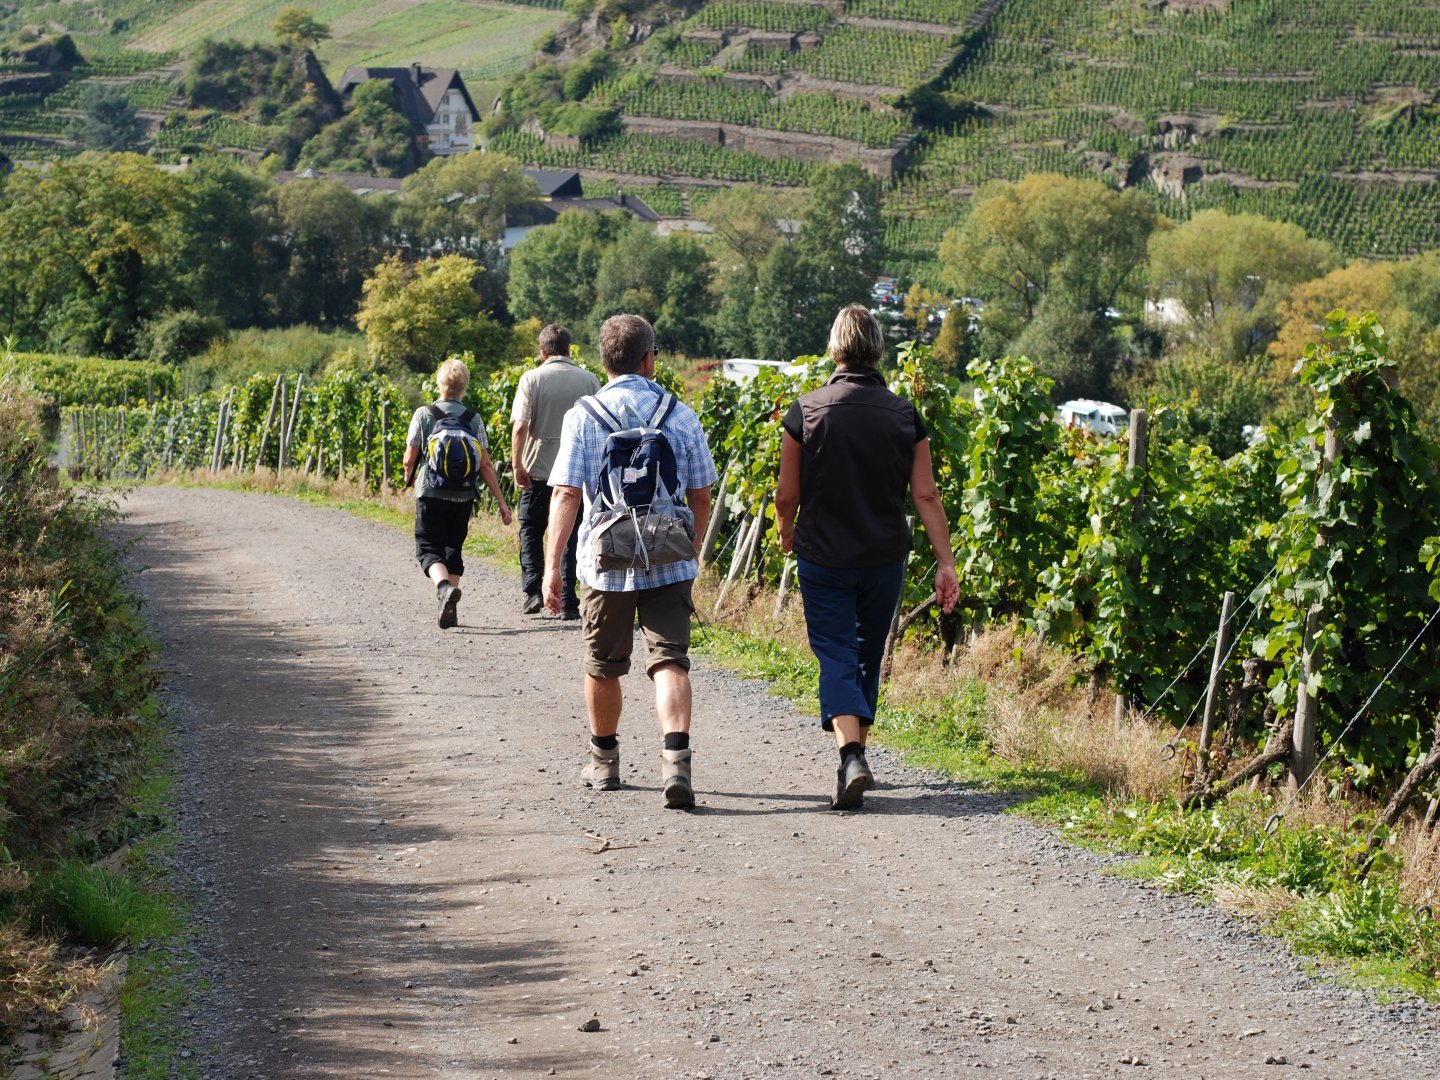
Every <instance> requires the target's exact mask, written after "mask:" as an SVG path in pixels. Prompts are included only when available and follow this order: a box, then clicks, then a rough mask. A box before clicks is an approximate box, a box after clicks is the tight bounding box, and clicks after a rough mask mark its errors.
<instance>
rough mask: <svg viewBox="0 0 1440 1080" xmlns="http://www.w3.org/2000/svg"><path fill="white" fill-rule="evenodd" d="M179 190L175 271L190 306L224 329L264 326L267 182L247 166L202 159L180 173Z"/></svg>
mask: <svg viewBox="0 0 1440 1080" xmlns="http://www.w3.org/2000/svg"><path fill="white" fill-rule="evenodd" d="M180 186H181V189H182V191H183V193H184V197H185V199H186V211H185V214H184V216H183V218H182V221H181V228H182V230H183V239H182V241H181V243H182V249H183V250H184V252H185V258H184V260H183V261H182V262H181V263H180V264H179V265H178V266H176V267H175V271H176V273H177V274H178V275H179V276H180V278H181V280H182V282H183V285H184V292H185V294H186V296H187V297H188V298H189V306H190V307H193V308H195V309H197V310H198V311H200V312H202V313H204V314H208V315H214V316H217V317H218V318H220V319H221V320H223V322H224V323H225V325H226V326H253V325H256V324H258V323H262V322H264V321H265V308H264V304H263V303H262V296H263V294H264V285H265V275H266V273H267V271H268V269H269V266H268V260H267V259H266V257H265V254H266V251H267V248H266V241H267V232H266V225H267V224H268V221H267V216H268V215H267V214H266V213H265V212H264V208H265V207H266V205H267V200H268V198H269V195H270V190H271V185H270V183H269V181H267V180H265V178H264V177H262V176H260V175H258V174H257V173H256V172H255V170H254V169H252V168H249V167H247V166H244V165H240V164H238V163H236V162H231V161H227V160H225V159H223V158H216V157H204V158H201V159H200V160H198V161H196V162H195V163H194V164H193V165H191V166H190V168H188V169H186V170H185V171H184V172H182V173H180Z"/></svg>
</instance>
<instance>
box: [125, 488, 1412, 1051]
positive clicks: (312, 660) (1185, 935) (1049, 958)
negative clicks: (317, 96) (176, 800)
mask: <svg viewBox="0 0 1440 1080" xmlns="http://www.w3.org/2000/svg"><path fill="white" fill-rule="evenodd" d="M124 509H125V510H126V511H127V513H128V515H129V516H128V519H127V522H126V524H124V525H123V526H122V527H121V529H120V532H121V534H122V535H123V536H124V537H126V538H130V539H134V540H135V541H136V547H135V551H134V559H135V561H137V562H139V563H143V564H148V565H149V566H150V567H151V569H150V570H149V571H148V572H147V573H145V574H144V576H143V578H142V586H143V591H144V592H145V594H146V595H147V596H148V598H149V601H150V606H149V609H148V613H149V618H150V620H151V623H152V625H153V626H154V628H155V632H156V634H157V635H158V636H159V638H160V640H161V642H162V644H163V647H164V656H165V662H166V665H167V668H168V670H169V673H170V675H169V680H168V682H169V696H170V701H171V703H172V705H173V706H174V710H175V717H176V721H177V723H178V725H179V727H180V729H181V732H182V737H183V755H184V763H185V769H186V771H187V774H188V776H187V779H186V782H185V785H184V790H183V792H182V796H181V807H180V824H181V828H182V831H183V833H184V837H185V839H184V845H183V853H182V856H181V866H180V870H181V874H182V876H183V877H185V878H187V879H188V880H189V882H190V885H191V887H192V888H193V890H194V894H195V898H196V907H197V910H198V912H199V914H200V917H201V920H202V924H203V929H204V939H203V941H202V943H201V959H200V975H201V980H200V982H201V983H202V985H201V987H200V988H199V989H197V998H196V1003H195V1011H194V1012H193V1014H190V1015H187V1017H186V1021H187V1023H188V1024H189V1027H190V1031H191V1037H190V1045H189V1049H190V1050H191V1051H192V1053H193V1055H194V1058H193V1060H195V1061H197V1062H198V1063H199V1071H200V1074H201V1075H202V1076H204V1077H206V1078H220V1080H230V1078H235V1080H238V1078H242V1077H243V1078H247V1080H249V1078H259V1077H307V1078H314V1077H333V1078H354V1077H416V1078H422V1077H423V1078H448V1077H455V1078H462V1077H463V1078H483V1077H492V1076H493V1077H514V1076H525V1077H528V1076H548V1075H556V1076H579V1075H596V1076H604V1077H608V1078H610V1080H629V1078H650V1077H657V1078H659V1077H663V1078H666V1080H674V1078H678V1077H710V1078H713V1080H730V1078H737V1077H770V1076H797V1077H798V1076H834V1077H882V1076H883V1077H887V1078H889V1077H900V1076H919V1077H949V1076H972V1075H977V1074H976V1073H975V1072H974V1070H976V1069H989V1070H992V1075H1000V1076H1006V1077H1024V1078H1035V1080H1038V1078H1042V1077H1055V1078H1065V1080H1074V1078H1078V1077H1111V1076H1134V1075H1137V1073H1138V1071H1139V1070H1140V1069H1148V1071H1149V1073H1150V1075H1158V1076H1167V1077H1171V1076H1173V1077H1185V1078H1187V1080H1200V1078H1231V1077H1251V1076H1264V1077H1276V1076H1281V1075H1284V1074H1286V1073H1289V1072H1291V1071H1292V1070H1307V1072H1306V1075H1309V1076H1317V1077H1325V1076H1337V1077H1339V1076H1344V1077H1404V1078H1406V1080H1418V1078H1421V1077H1432V1076H1436V1075H1440V1037H1437V1016H1436V1013H1435V1012H1434V1011H1432V1010H1429V1009H1422V1008H1414V1007H1411V1006H1391V1007H1380V1006H1377V1005H1375V1004H1373V1003H1372V1002H1371V1001H1370V1000H1369V999H1368V998H1367V997H1366V996H1364V995H1361V994H1358V993H1351V992H1344V991H1339V990H1335V989H1333V988H1330V987H1327V986H1324V985H1321V984H1319V983H1316V982H1314V981H1312V980H1310V979H1309V978H1307V977H1306V976H1305V975H1303V974H1302V973H1301V965H1300V964H1299V963H1298V962H1297V961H1295V960H1294V959H1292V958H1290V957H1288V956H1287V955H1286V954H1284V953H1283V952H1282V951H1280V950H1278V949H1276V948H1274V947H1273V946H1271V945H1270V944H1268V943H1266V942H1264V941H1261V940H1259V939H1257V938H1255V937H1254V936H1253V935H1251V934H1250V933H1249V932H1248V931H1247V930H1246V929H1245V928H1244V927H1242V926H1240V925H1238V924H1236V923H1234V922H1232V921H1230V920H1228V919H1226V918H1224V917H1222V916H1219V915H1217V914H1215V913H1213V912H1209V911H1204V910H1200V909H1197V908H1196V907H1194V905H1192V904H1190V903H1189V902H1187V901H1185V900H1183V899H1176V898H1171V897H1166V896H1163V895H1161V894H1159V893H1157V892H1156V891H1154V890H1151V889H1147V888H1144V887H1142V886H1138V885H1135V884H1131V883H1126V882H1122V881H1119V880H1116V879H1113V878H1109V877H1105V876H1103V875H1102V874H1100V873H1099V872H1098V870H1097V862H1096V860H1095V859H1093V858H1091V857H1090V856H1087V855H1084V854H1081V853H1078V852H1075V851H1073V850H1071V849H1069V848H1067V847H1065V846H1064V845H1062V844H1060V843H1058V842H1057V841H1056V840H1054V839H1053V838H1052V837H1051V836H1049V835H1048V834H1047V833H1045V832H1044V831H1042V830H1039V829H1036V828H1033V827H1031V826H1028V825H1026V824H1025V823H1023V822H1019V821H1016V820H1013V819H1011V818H1007V817H1004V816H1001V815H1000V813H999V809H1000V808H999V805H998V803H997V801H996V799H994V798H993V797H991V796H988V795H985V794H983V793H978V792H975V791H971V790H969V789H967V787H966V786H965V785H963V784H955V783H950V782H946V781H944V780H942V779H940V778H938V777H936V776H934V775H931V774H925V773H920V772H916V771H912V770H906V769H904V768H902V767H901V766H900V765H899V764H898V763H897V762H896V760H895V759H894V758H892V757H889V756H887V755H885V754H884V753H883V751H882V752H878V753H875V754H873V755H872V764H873V765H874V766H875V768H876V773H877V776H878V779H879V788H878V789H877V790H876V791H874V792H872V793H871V794H870V796H869V797H868V798H867V800H866V810H865V811H864V812H862V813H859V814H835V813H832V812H829V811H828V810H827V809H826V807H827V805H828V801H827V798H826V794H827V791H828V784H829V783H830V782H831V781H832V780H833V775H834V773H833V766H834V750H833V748H832V747H831V746H830V745H829V743H828V739H827V737H824V736H822V735H821V733H820V732H819V731H818V726H817V725H816V723H815V721H814V719H813V718H808V717H802V716H796V715H794V714H793V713H792V712H791V710H789V709H788V708H787V707H786V706H785V705H784V704H783V703H781V702H779V701H777V700H776V699H774V698H771V697H769V696H767V695H766V694H765V693H764V688H763V686H761V685H759V684H757V683H754V682H746V681H743V680H740V679H737V678H735V677H733V676H732V675H730V674H728V673H726V672H723V671H718V670H715V669H714V668H713V667H711V666H709V665H708V664H706V663H705V662H704V661H703V659H702V660H701V662H700V663H699V664H698V665H697V670H696V672H695V697H696V715H695V725H694V743H693V745H694V747H695V781H696V790H697V794H698V801H699V804H698V806H697V808H696V810H695V811H694V812H692V813H683V812H676V811H667V810H665V809H664V808H663V807H662V805H661V800H660V794H659V783H658V781H659V736H658V734H657V732H656V727H655V722H654V718H653V713H652V712H651V711H650V709H649V706H648V702H647V699H646V691H647V690H648V683H646V682H645V680H644V679H643V677H636V676H632V677H631V678H630V679H628V680H627V687H626V695H627V696H626V714H625V715H626V719H625V720H624V721H623V722H622V725H621V753H622V761H623V771H624V777H625V780H626V784H627V786H626V787H625V788H624V789H623V790H621V791H618V792H613V793H592V792H590V791H588V790H587V789H585V788H583V787H582V786H581V785H580V783H579V767H580V764H581V762H582V758H583V755H584V748H585V739H584V722H583V718H582V703H581V697H580V687H579V677H578V671H579V667H578V657H579V650H580V636H579V633H578V631H577V629H576V627H577V624H575V623H564V622H560V621H558V620H553V619H549V618H537V617H533V616H530V617H527V616H522V615H521V614H520V613H519V611H518V607H519V600H520V590H519V586H518V583H517V582H516V581H515V580H514V579H513V578H511V577H510V576H508V575H505V574H502V573H499V572H496V571H492V570H489V569H486V568H482V567H478V566H477V567H472V569H471V572H470V574H469V575H468V576H467V578H466V581H465V599H464V601H463V602H462V603H461V605H460V621H461V625H460V627H459V628H457V629H456V630H452V631H440V630H438V629H437V628H436V626H435V623H434V610H433V591H432V589H431V588H430V586H429V585H428V584H427V583H426V582H425V581H424V579H423V578H422V577H421V575H420V572H419V570H418V568H417V567H416V565H415V563H414V561H413V559H412V555H411V542H410V540H409V538H408V537H407V536H405V535H402V534H400V533H397V532H394V531H391V530H388V529H386V528H383V527H381V526H378V525H373V524H369V523H366V522H363V521H359V520H356V519H354V518H352V517H349V516H348V515H345V514H343V513H339V512H335V511H328V510H322V509H317V508H314V507H311V506H307V505H305V504H302V503H298V502H294V501H290V500H286V499H281V498H274V497H265V496H254V495H242V494H237V493H232V492H221V491H187V490H176V489H142V490H140V491H137V492H135V493H134V494H132V495H130V496H129V497H128V499H127V500H126V501H125V504H124ZM597 837H599V838H608V840H603V839H602V840H597V839H596V838H597ZM602 849H604V850H602ZM591 1019H598V1021H599V1025H600V1026H599V1030H598V1031H594V1032H585V1031H581V1030H580V1028H581V1027H582V1026H583V1025H585V1024H586V1021H589V1020H591Z"/></svg>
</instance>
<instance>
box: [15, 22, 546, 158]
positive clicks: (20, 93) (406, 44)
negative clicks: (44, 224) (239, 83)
mask: <svg viewBox="0 0 1440 1080" xmlns="http://www.w3.org/2000/svg"><path fill="white" fill-rule="evenodd" d="M293 6H300V7H304V8H305V9H307V10H309V11H311V12H312V13H313V14H314V16H315V18H316V19H317V20H319V21H320V22H322V23H324V24H326V25H327V26H329V28H330V30H331V32H332V34H333V36H332V37H331V38H330V39H329V40H327V41H324V42H322V43H321V44H320V46H319V47H318V48H317V49H316V55H317V56H318V58H319V59H320V61H321V63H322V64H323V65H324V66H325V68H326V72H327V74H328V75H329V76H330V78H331V80H332V81H338V80H339V77H340V75H341V73H342V72H343V71H344V69H345V68H346V67H347V66H349V65H351V64H369V65H405V64H409V63H412V62H416V61H418V62H420V63H423V64H425V65H427V66H430V67H454V68H457V69H458V70H460V72H461V73H462V74H463V75H464V76H465V79H466V82H467V84H468V85H469V86H470V90H471V94H472V96H473V97H474V98H475V100H476V103H477V104H478V105H479V106H480V107H481V108H485V107H486V106H488V104H489V102H490V101H491V100H493V98H494V96H495V93H496V92H497V91H498V90H499V88H500V86H501V84H502V82H503V80H504V79H505V77H506V76H507V75H509V74H511V73H512V72H515V71H517V70H519V69H520V68H522V67H523V66H524V64H525V61H526V59H527V58H528V57H529V56H530V54H531V52H532V50H533V48H534V44H535V41H536V39H537V38H539V37H540V36H541V35H543V34H545V33H546V32H548V31H550V30H553V29H554V28H555V27H557V26H558V25H560V23H561V21H562V19H563V15H562V13H561V12H560V11H559V10H558V9H559V7H560V0H510V2H506V3H493V2H490V0H374V2H372V0H105V2H100V0H66V2H63V3H62V2H57V0H9V2H6V3H0V45H3V44H7V43H9V44H11V45H17V44H19V43H22V42H24V41H26V40H29V39H33V38H35V37H36V36H37V33H38V34H40V35H44V36H50V35H57V34H61V33H68V34H69V35H70V36H71V37H72V38H73V39H74V41H75V43H76V45H77V46H78V48H79V50H80V53H81V55H82V56H83V57H84V58H85V60H86V61H87V64H86V65H84V66H82V67H81V68H79V69H77V71H76V72H75V74H76V75H77V76H79V77H78V78H75V79H63V80H62V79H53V80H51V81H50V82H49V83H47V82H45V81H39V82H36V81H35V76H36V74H37V73H36V72H35V71H33V70H27V65H23V64H17V63H15V62H13V61H11V62H9V63H5V62H0V140H3V141H4V142H9V143H11V144H15V143H16V142H17V141H18V142H19V143H20V145H21V152H22V153H23V152H24V150H25V146H26V142H27V141H28V140H35V141H34V142H33V143H31V145H30V148H31V149H32V150H33V151H35V152H40V153H47V154H53V153H56V152H63V150H64V147H63V145H56V143H57V142H59V141H61V140H63V136H64V134H65V131H66V128H67V127H68V125H69V123H70V120H71V116H72V115H73V112H72V110H73V109H74V108H75V106H76V104H77V102H78V101H79V99H80V95H81V93H82V91H83V88H84V84H85V83H86V82H89V81H101V82H113V83H115V84H117V85H119V86H121V87H122V88H123V89H124V91H125V94H126V96H127V97H128V98H129V99H130V101H131V102H132V103H133V104H134V105H135V106H136V107H138V108H140V109H142V110H146V111H148V114H149V115H150V116H151V117H152V118H158V117H159V116H160V115H162V114H163V113H164V112H165V111H167V110H168V109H170V108H172V107H174V105H175V104H176V102H175V98H176V95H177V94H178V92H179V90H180V79H181V74H182V72H183V62H184V58H185V57H186V56H187V54H189V53H190V52H191V51H192V50H193V49H194V48H195V47H196V46H197V45H199V44H200V42H202V41H204V40H206V39H207V38H209V39H213V40H225V39H232V38H233V39H238V40H241V41H245V42H259V41H268V40H269V39H270V36H271V34H270V27H271V25H272V24H273V23H274V21H275V17H276V16H277V15H278V14H279V13H280V12H281V11H282V10H283V9H284V8H286V7H293ZM7 80H8V82H9V83H10V84H11V85H10V87H9V89H8V91H7V85H6V84H7ZM17 83H18V85H16V84H17ZM207 136H208V137H209V142H210V143H211V144H212V145H215V146H231V147H238V148H241V149H254V148H258V147H260V146H263V145H265V143H266V142H267V141H268V139H269V138H270V136H271V133H270V132H268V131H267V130H264V129H260V128H256V127H255V126H254V125H242V124H238V123H236V122H235V121H234V120H233V119H228V118H222V119H218V120H217V121H216V122H215V123H214V124H213V125H212V126H211V128H210V129H208V130H207ZM186 137H187V138H189V137H190V135H189V133H187V136H186ZM170 142H174V139H173V138H172V137H171V135H170V134H169V133H167V132H164V131H162V132H160V133H159V135H158V136H157V145H158V146H159V147H160V148H161V149H165V148H166V146H167V143H170Z"/></svg>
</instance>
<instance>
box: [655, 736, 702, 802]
mask: <svg viewBox="0 0 1440 1080" xmlns="http://www.w3.org/2000/svg"><path fill="white" fill-rule="evenodd" d="M660 756H661V757H662V758H663V759H664V764H663V765H662V766H661V767H660V786H661V788H662V789H663V791H664V793H665V805H666V806H667V807H669V808H670V809H671V810H688V809H690V807H692V806H694V805H695V788H694V786H693V785H692V784H691V783H690V751H689V750H661V751H660Z"/></svg>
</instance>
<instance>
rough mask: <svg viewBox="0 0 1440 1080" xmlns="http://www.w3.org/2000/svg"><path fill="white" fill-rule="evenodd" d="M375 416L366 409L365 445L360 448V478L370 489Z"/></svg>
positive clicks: (366, 487)
mask: <svg viewBox="0 0 1440 1080" xmlns="http://www.w3.org/2000/svg"><path fill="white" fill-rule="evenodd" d="M374 420H375V416H374V413H373V412H371V411H370V410H369V409H366V410H365V445H364V446H362V447H361V448H360V480H361V481H362V482H363V483H364V485H365V489H366V490H367V491H368V490H369V489H370V451H371V450H372V449H373V448H374V445H375V422H374Z"/></svg>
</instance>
